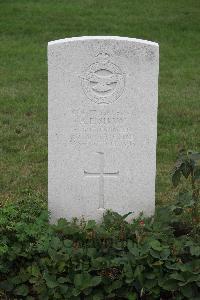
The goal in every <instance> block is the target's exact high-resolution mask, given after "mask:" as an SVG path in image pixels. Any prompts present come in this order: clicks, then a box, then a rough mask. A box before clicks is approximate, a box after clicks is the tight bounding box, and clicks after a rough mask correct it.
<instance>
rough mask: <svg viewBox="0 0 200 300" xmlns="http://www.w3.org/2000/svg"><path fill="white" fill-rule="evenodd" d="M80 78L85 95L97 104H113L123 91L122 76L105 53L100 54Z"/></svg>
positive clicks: (123, 81)
mask: <svg viewBox="0 0 200 300" xmlns="http://www.w3.org/2000/svg"><path fill="white" fill-rule="evenodd" d="M81 78H82V87H83V91H84V93H85V95H86V96H87V97H88V98H89V99H90V100H91V101H92V102H95V103H97V104H110V103H113V102H114V101H116V100H117V99H118V98H119V97H120V96H121V94H122V93H123V90H124V85H125V77H124V74H123V73H122V71H121V69H120V68H119V67H118V66H116V65H115V64H113V63H112V62H111V61H110V57H109V55H108V54H107V53H100V54H99V55H98V57H97V61H96V62H95V63H93V64H91V65H90V66H89V67H88V68H87V69H86V70H85V73H84V75H83V76H81Z"/></svg>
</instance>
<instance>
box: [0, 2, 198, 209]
mask: <svg viewBox="0 0 200 300" xmlns="http://www.w3.org/2000/svg"><path fill="white" fill-rule="evenodd" d="M199 20H200V1H198V0H151V1H150V0H124V1H123V0H53V1H51V0H13V1H12V0H0V58H1V59H0V204H1V203H3V202H5V201H8V200H13V199H16V198H18V197H21V196H23V195H27V193H29V194H33V195H35V194H37V195H38V196H39V197H43V198H44V199H46V198H47V154H48V151H47V58H46V50H47V49H46V47H47V42H48V41H50V40H55V39H60V38H64V37H71V36H82V35H120V36H129V37H136V38H142V39H147V40H152V41H156V42H158V43H159V44H160V81H159V113H158V145H157V201H158V202H161V201H167V199H168V198H169V197H170V195H171V193H173V191H172V189H171V186H170V178H169V171H170V168H171V165H172V161H173V160H174V159H175V155H176V151H177V148H178V147H179V146H180V145H185V146H186V147H187V148H191V149H193V150H200V92H199V91H200V89H199V86H200V64H199V53H200V52H199V41H200V21H199Z"/></svg>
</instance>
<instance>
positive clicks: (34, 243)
mask: <svg viewBox="0 0 200 300" xmlns="http://www.w3.org/2000/svg"><path fill="white" fill-rule="evenodd" d="M184 209H185V208H184ZM184 209H183V210H182V211H181V213H180V212H178V214H177V209H176V206H175V205H172V206H166V207H160V208H157V210H156V213H155V216H154V217H152V218H144V216H143V215H141V216H140V217H139V218H137V219H134V220H133V221H132V222H131V223H127V222H126V220H125V219H126V217H127V215H128V214H127V215H125V216H120V215H118V214H117V213H114V212H111V211H108V212H107V213H106V214H105V216H104V219H103V221H102V223H100V224H97V223H96V222H95V221H94V220H90V221H88V222H86V221H84V220H81V221H78V220H73V221H71V222H68V221H67V220H65V219H60V220H59V221H58V224H57V225H49V223H48V214H47V211H46V210H45V208H44V207H43V205H42V203H40V202H38V201H36V202H34V201H33V202H32V203H31V202H29V201H27V202H25V201H22V202H21V203H20V205H17V204H7V205H5V206H4V207H3V208H2V209H1V211H0V289H1V291H2V293H5V294H6V295H7V297H10V299H30V300H31V299H42V300H44V299H96V300H101V299H130V300H137V299H161V298H162V299H198V295H199V293H200V246H199V232H198V230H199V227H198V226H199V225H198V224H193V226H192V227H191V226H190V225H191V224H190V222H189V218H188V216H187V218H185V214H184ZM187 212H188V211H187ZM188 213H189V212H188ZM181 218H182V219H184V218H185V219H184V222H185V226H186V228H189V229H188V230H187V233H185V232H184V231H182V232H180V231H179V228H178V229H177V228H176V227H175V226H174V224H178V223H179V224H181ZM182 221H183V220H182ZM0 295H1V292H0ZM2 295H3V294H2ZM2 297H3V296H2Z"/></svg>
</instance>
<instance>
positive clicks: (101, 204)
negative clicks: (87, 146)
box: [84, 152, 119, 209]
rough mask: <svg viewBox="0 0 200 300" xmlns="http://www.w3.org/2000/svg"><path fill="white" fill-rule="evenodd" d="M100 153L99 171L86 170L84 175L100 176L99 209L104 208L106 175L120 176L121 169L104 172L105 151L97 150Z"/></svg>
mask: <svg viewBox="0 0 200 300" xmlns="http://www.w3.org/2000/svg"><path fill="white" fill-rule="evenodd" d="M97 153H98V154H99V158H100V160H99V172H97V173H92V172H87V171H84V175H85V176H87V177H98V178H99V209H104V177H117V176H119V171H117V172H114V173H106V172H104V165H105V160H104V153H103V152H97Z"/></svg>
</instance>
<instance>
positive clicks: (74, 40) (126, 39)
mask: <svg viewBox="0 0 200 300" xmlns="http://www.w3.org/2000/svg"><path fill="white" fill-rule="evenodd" d="M87 40H88V41H91V40H114V41H128V42H135V43H139V44H145V45H149V46H156V47H159V44H158V43H156V42H151V41H147V40H142V39H136V38H130V37H121V36H80V37H71V38H65V39H60V40H55V41H50V42H49V43H48V45H49V46H50V45H54V44H60V43H68V42H76V41H87Z"/></svg>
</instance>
